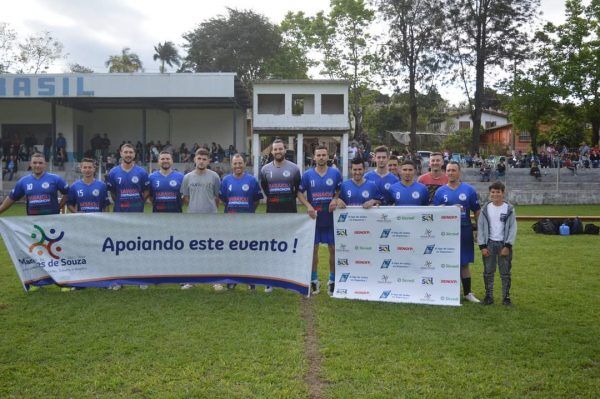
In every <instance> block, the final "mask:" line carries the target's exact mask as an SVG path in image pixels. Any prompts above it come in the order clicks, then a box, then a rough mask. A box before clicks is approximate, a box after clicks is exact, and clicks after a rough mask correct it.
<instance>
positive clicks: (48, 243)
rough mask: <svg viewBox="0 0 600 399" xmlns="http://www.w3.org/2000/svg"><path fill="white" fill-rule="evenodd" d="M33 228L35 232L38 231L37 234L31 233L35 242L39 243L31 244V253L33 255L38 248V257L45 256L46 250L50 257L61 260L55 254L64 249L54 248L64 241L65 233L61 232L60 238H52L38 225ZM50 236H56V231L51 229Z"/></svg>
mask: <svg viewBox="0 0 600 399" xmlns="http://www.w3.org/2000/svg"><path fill="white" fill-rule="evenodd" d="M33 228H34V229H35V230H37V233H36V232H35V231H34V232H33V233H31V238H33V239H34V240H38V241H37V242H34V243H33V244H31V245H30V246H29V253H33V252H34V250H35V249H36V248H38V249H37V251H36V254H37V255H39V256H42V255H43V254H44V250H45V251H46V252H47V253H48V255H50V256H51V257H52V258H54V259H60V257H59V256H58V255H56V254H55V253H54V251H56V252H61V251H62V248H61V247H58V246H57V247H56V248H53V245H54V244H56V243H57V242H59V241H60V240H62V239H63V237H64V236H65V232H64V231H61V232H60V234H59V235H58V236H56V237H54V238H52V237H49V236H48V235H47V234H46V232H45V231H44V229H42V228H41V227H40V226H38V225H37V224H34V225H33ZM50 234H53V235H54V234H56V230H55V229H50Z"/></svg>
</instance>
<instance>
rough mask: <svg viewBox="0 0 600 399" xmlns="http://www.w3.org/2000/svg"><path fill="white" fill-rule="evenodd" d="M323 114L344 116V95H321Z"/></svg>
mask: <svg viewBox="0 0 600 399" xmlns="http://www.w3.org/2000/svg"><path fill="white" fill-rule="evenodd" d="M321 114H323V115H340V114H342V115H343V114H344V95H343V94H322V95H321Z"/></svg>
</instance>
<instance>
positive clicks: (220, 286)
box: [213, 284, 225, 291]
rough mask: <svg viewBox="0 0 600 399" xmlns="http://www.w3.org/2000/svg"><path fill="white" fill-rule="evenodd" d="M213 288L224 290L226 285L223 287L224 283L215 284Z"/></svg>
mask: <svg viewBox="0 0 600 399" xmlns="http://www.w3.org/2000/svg"><path fill="white" fill-rule="evenodd" d="M213 288H214V289H215V291H223V290H224V289H225V287H223V284H213Z"/></svg>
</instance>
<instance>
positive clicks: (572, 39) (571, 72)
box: [541, 0, 600, 144]
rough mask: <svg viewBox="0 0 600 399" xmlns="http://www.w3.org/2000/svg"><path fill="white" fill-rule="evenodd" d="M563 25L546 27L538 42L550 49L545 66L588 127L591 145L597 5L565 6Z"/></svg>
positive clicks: (596, 99) (596, 92)
mask: <svg viewBox="0 0 600 399" xmlns="http://www.w3.org/2000/svg"><path fill="white" fill-rule="evenodd" d="M565 7H566V17H567V18H566V21H565V23H564V24H562V25H558V26H555V25H553V24H548V25H546V27H545V29H544V32H543V34H541V36H542V38H544V39H545V40H546V42H547V43H549V44H551V45H552V47H553V48H552V50H550V51H548V53H547V59H548V63H549V65H550V67H551V69H552V72H553V73H554V75H555V77H556V79H557V80H558V82H559V83H560V85H561V86H563V87H564V88H565V89H566V91H565V92H564V93H563V98H564V99H566V100H569V99H574V100H576V101H577V102H578V103H579V104H580V105H581V106H582V109H583V111H584V113H585V115H586V117H587V120H588V121H589V122H590V123H591V124H592V143H594V144H598V142H599V138H600V1H599V0H592V1H591V3H590V4H589V6H587V7H586V6H584V5H583V4H582V2H581V0H568V1H567V2H566V3H565Z"/></svg>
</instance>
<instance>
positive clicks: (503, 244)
mask: <svg viewBox="0 0 600 399" xmlns="http://www.w3.org/2000/svg"><path fill="white" fill-rule="evenodd" d="M489 190H490V199H491V201H490V202H488V203H487V204H485V205H484V206H483V207H482V208H481V213H480V214H479V219H477V244H479V249H480V250H481V256H482V257H483V283H484V284H485V298H483V304H484V305H491V304H493V303H494V275H495V274H496V264H497V265H498V269H499V270H500V279H501V280H502V304H503V305H505V306H511V305H512V302H511V300H510V283H511V276H510V270H511V269H512V248H513V245H514V243H515V239H516V237H517V218H516V214H515V210H514V208H513V206H512V205H511V204H509V203H508V202H505V201H504V191H505V187H504V184H502V183H501V182H499V181H497V182H495V183H492V185H490V188H489Z"/></svg>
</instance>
